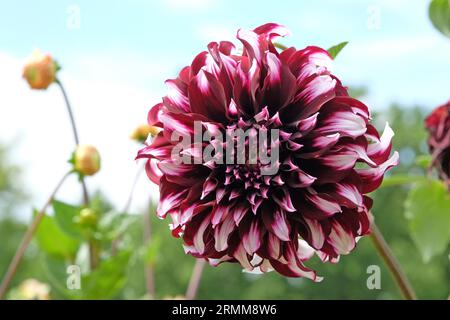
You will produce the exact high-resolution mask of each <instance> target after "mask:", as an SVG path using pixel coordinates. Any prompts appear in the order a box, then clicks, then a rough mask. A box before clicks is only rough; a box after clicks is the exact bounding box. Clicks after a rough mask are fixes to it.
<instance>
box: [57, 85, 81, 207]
mask: <svg viewBox="0 0 450 320" xmlns="http://www.w3.org/2000/svg"><path fill="white" fill-rule="evenodd" d="M55 82H56V84H57V85H58V86H59V88H60V89H61V93H62V95H63V97H64V102H65V103H66V108H67V113H68V114H69V118H70V124H71V127H72V132H73V137H74V140H75V145H76V146H78V145H79V144H80V136H79V134H78V129H77V125H76V122H75V117H74V115H73V111H72V105H71V104H70V101H69V97H68V96H67V92H66V89H65V88H64V86H63V84H62V83H61V81H60V80H59V79H56V81H55ZM81 187H82V188H83V203H84V205H85V206H89V193H88V190H87V186H86V182H85V181H84V177H81Z"/></svg>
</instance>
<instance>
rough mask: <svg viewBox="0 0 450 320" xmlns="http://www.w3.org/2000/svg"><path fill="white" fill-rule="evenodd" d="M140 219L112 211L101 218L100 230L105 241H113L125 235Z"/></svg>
mask: <svg viewBox="0 0 450 320" xmlns="http://www.w3.org/2000/svg"><path fill="white" fill-rule="evenodd" d="M138 219H139V216H137V215H130V214H128V213H119V212H117V211H110V212H107V213H105V214H104V215H103V216H102V217H101V218H100V221H99V223H98V230H99V232H100V235H101V237H102V239H103V240H105V241H108V240H112V239H115V238H116V237H117V236H119V235H121V234H123V233H124V232H125V231H126V230H127V228H128V227H129V226H130V225H131V224H133V223H135V222H136V221H137V220H138Z"/></svg>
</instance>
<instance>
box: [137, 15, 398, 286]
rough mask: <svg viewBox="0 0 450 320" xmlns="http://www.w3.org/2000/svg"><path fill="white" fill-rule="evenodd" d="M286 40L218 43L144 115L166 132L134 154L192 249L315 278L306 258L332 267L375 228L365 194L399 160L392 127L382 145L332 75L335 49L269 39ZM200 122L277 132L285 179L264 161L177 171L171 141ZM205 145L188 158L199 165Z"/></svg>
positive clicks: (266, 37) (272, 33) (255, 34)
mask: <svg viewBox="0 0 450 320" xmlns="http://www.w3.org/2000/svg"><path fill="white" fill-rule="evenodd" d="M286 34H287V30H286V29H285V28H284V27H282V26H280V25H277V24H272V23H271V24H265V25H263V26H260V27H258V28H256V29H255V30H253V31H246V30H239V31H238V33H237V38H238V39H239V40H240V41H241V42H242V44H243V47H244V49H243V52H242V53H237V52H236V50H235V47H234V45H233V44H232V43H230V42H220V43H215V42H212V43H210V44H209V45H208V51H203V52H201V53H200V54H198V55H197V56H196V57H195V59H194V60H193V62H192V64H191V65H190V66H187V67H185V68H184V69H182V70H181V72H180V73H179V76H178V78H176V79H170V80H167V82H166V83H167V85H168V87H169V93H168V95H167V96H165V97H164V98H163V100H162V103H159V104H157V105H155V106H154V107H153V108H152V109H151V110H150V112H149V116H148V122H149V125H151V126H158V127H160V128H161V129H162V131H161V132H160V133H159V134H158V135H157V136H156V137H155V139H154V140H153V142H152V143H151V144H150V145H148V146H147V147H145V148H143V149H142V150H141V151H140V152H139V154H138V157H137V158H147V159H148V160H147V166H146V168H147V173H148V176H149V177H150V179H151V180H152V181H154V182H156V183H158V184H159V186H160V193H161V199H160V203H159V206H158V212H157V213H158V216H160V217H161V218H164V217H166V215H170V216H171V218H172V224H171V229H172V232H173V234H174V235H175V236H181V237H182V239H183V241H184V247H185V250H186V252H187V253H190V254H192V255H193V256H195V257H201V258H206V259H207V260H208V261H209V262H210V263H211V264H213V265H217V264H218V263H221V262H224V261H228V262H239V263H240V264H241V265H242V266H243V267H244V268H245V269H246V270H256V271H262V272H266V271H269V270H272V269H275V270H276V271H278V272H279V273H281V274H283V275H285V276H289V277H307V278H310V279H313V280H316V281H319V280H320V277H318V276H316V273H315V272H314V271H313V270H310V269H308V268H307V267H305V266H304V264H303V262H304V261H305V260H308V259H309V258H310V257H311V256H312V255H313V254H314V252H315V253H317V255H318V256H319V257H320V258H321V259H322V260H323V261H331V262H336V261H337V260H338V258H339V255H341V254H347V253H349V252H350V251H351V250H352V249H353V248H354V247H355V244H356V241H357V239H358V237H360V236H363V235H365V234H367V233H368V232H369V231H370V221H369V220H370V219H369V210H370V208H371V206H372V200H371V199H370V198H369V197H367V196H366V194H367V193H369V192H371V191H373V190H375V189H376V188H378V187H379V185H380V183H381V181H382V179H383V175H384V173H385V171H386V170H388V169H389V168H390V167H392V166H394V165H396V164H397V162H398V154H397V153H395V154H394V155H393V156H392V157H391V158H389V155H390V152H391V138H392V136H393V132H392V130H391V129H390V128H389V126H386V129H385V132H384V134H383V135H382V136H381V137H380V135H379V134H378V132H377V130H376V129H375V128H374V127H373V126H372V125H371V124H370V123H369V120H370V116H369V110H368V108H367V107H366V106H365V105H364V104H363V103H362V102H360V101H358V100H356V99H353V98H351V97H349V95H348V93H347V90H346V88H345V87H343V85H342V84H341V82H340V81H339V79H338V78H337V77H336V76H334V75H333V74H332V73H331V72H330V67H331V64H332V59H331V57H330V56H329V54H328V52H327V51H325V50H323V49H321V48H318V47H307V48H305V49H302V50H297V49H295V48H294V47H291V48H288V49H286V50H283V51H282V52H279V51H278V50H277V49H276V48H275V46H274V45H273V42H272V41H273V39H274V38H275V37H278V36H284V35H286ZM195 121H201V123H202V127H203V130H204V131H209V132H215V131H222V132H225V131H226V130H228V129H235V128H242V129H252V128H258V129H261V128H263V129H264V130H270V129H278V130H279V133H280V134H279V141H278V146H279V162H277V164H276V165H277V173H276V174H275V175H271V176H270V175H268V176H264V175H261V167H262V166H263V165H262V164H261V163H259V162H258V164H256V165H250V164H248V163H246V164H237V165H229V164H228V165H227V164H215V163H201V164H176V162H175V161H174V159H173V157H172V155H171V154H172V151H173V148H174V146H175V145H176V144H177V143H178V141H171V139H170V137H171V135H172V133H173V132H174V131H176V132H178V133H181V134H183V135H189V136H193V135H194V122H195ZM201 147H202V146H201V145H198V144H195V143H193V144H191V145H190V146H189V147H188V148H185V149H184V150H182V152H183V153H184V154H189V155H192V156H193V157H195V156H196V155H198V154H199V153H201V150H200V148H201ZM269 149H270V147H269ZM357 163H359V164H358V166H357Z"/></svg>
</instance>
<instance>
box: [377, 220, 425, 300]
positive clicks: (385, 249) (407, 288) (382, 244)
mask: <svg viewBox="0 0 450 320" xmlns="http://www.w3.org/2000/svg"><path fill="white" fill-rule="evenodd" d="M371 238H372V241H373V244H374V245H375V248H376V249H377V251H378V254H379V255H380V256H381V258H382V259H383V260H384V262H385V264H386V266H387V267H388V269H389V271H390V272H391V274H392V276H393V278H394V280H395V283H396V284H397V286H398V288H399V289H400V292H401V293H402V295H403V297H404V298H405V299H406V300H417V296H416V293H415V292H414V290H413V288H412V286H411V283H410V282H409V280H408V278H407V277H406V273H405V272H404V271H403V269H402V268H401V266H400V263H399V262H398V260H397V259H396V258H395V256H394V254H393V252H392V250H391V248H390V247H389V245H388V244H387V242H386V240H384V237H383V235H382V234H381V232H380V229H378V227H377V225H376V224H375V222H372V234H371Z"/></svg>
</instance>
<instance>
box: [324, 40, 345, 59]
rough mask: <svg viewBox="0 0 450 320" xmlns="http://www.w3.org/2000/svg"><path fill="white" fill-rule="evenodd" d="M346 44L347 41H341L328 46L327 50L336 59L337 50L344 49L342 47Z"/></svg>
mask: <svg viewBox="0 0 450 320" xmlns="http://www.w3.org/2000/svg"><path fill="white" fill-rule="evenodd" d="M347 44H348V41H344V42H341V43H339V44H337V45H335V46H333V47H331V48H329V49H328V50H327V51H328V53H329V54H330V56H331V57H332V58H333V59H336V57H337V55H338V54H339V52H341V50H342V49H344V47H345V46H346V45H347Z"/></svg>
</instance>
